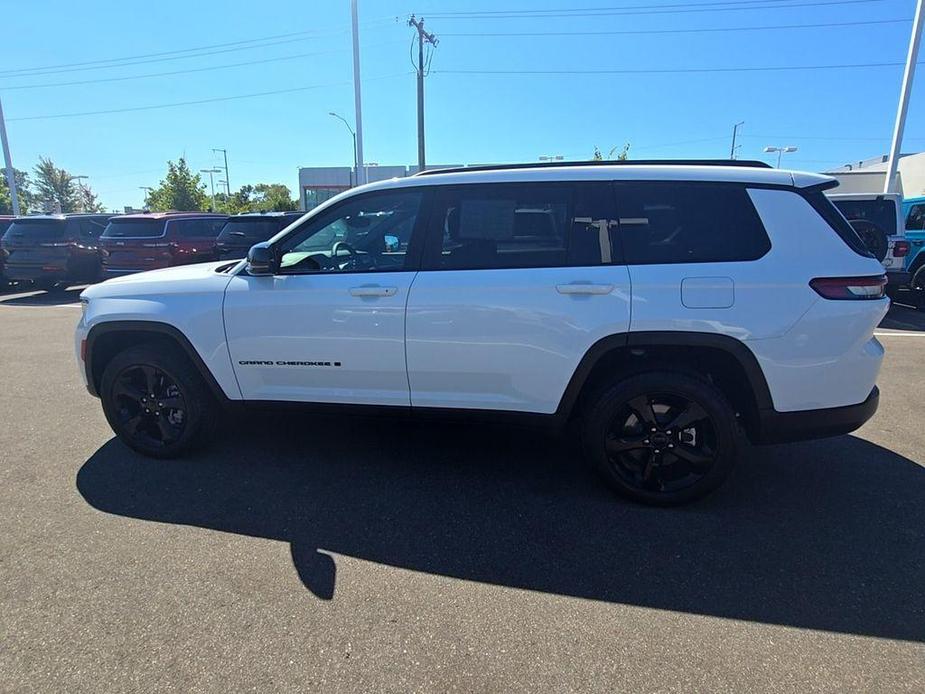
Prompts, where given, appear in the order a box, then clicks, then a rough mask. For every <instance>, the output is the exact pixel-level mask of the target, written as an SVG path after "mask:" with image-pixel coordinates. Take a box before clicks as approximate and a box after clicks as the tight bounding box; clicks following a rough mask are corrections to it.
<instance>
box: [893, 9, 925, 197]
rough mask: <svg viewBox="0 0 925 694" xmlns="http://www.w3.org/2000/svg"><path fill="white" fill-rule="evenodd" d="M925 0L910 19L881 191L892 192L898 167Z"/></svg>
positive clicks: (920, 36) (917, 55)
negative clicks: (897, 105) (901, 77)
mask: <svg viewBox="0 0 925 694" xmlns="http://www.w3.org/2000/svg"><path fill="white" fill-rule="evenodd" d="M923 4H925V0H918V2H917V3H916V6H915V19H914V20H913V21H912V36H911V38H910V39H909V55H908V57H907V58H906V70H905V72H904V73H903V87H902V91H901V92H900V95H899V107H898V109H897V110H896V125H895V127H894V128H893V143H892V145H890V158H889V160H888V163H887V167H886V180H885V181H884V182H883V192H884V193H892V192H893V179H894V178H896V169H897V168H898V167H899V155H900V154H901V149H902V145H903V131H904V130H905V129H906V112H907V111H908V109H909V96H910V94H911V93H912V80H913V79H914V78H915V63H916V61H917V60H918V57H919V44H920V43H921V42H922V21H923V18H922V5H923Z"/></svg>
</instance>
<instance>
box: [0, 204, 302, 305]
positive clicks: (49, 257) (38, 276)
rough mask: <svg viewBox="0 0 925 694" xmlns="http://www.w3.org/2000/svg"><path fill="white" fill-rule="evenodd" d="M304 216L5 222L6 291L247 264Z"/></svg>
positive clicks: (0, 258)
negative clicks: (256, 248) (252, 253)
mask: <svg viewBox="0 0 925 694" xmlns="http://www.w3.org/2000/svg"><path fill="white" fill-rule="evenodd" d="M300 216H301V213H299V212H263V213H261V212H258V213H248V214H241V215H233V216H230V217H229V216H228V215H223V214H213V213H203V212H156V213H143V214H127V215H106V214H56V215H34V216H27V217H15V218H14V217H0V237H2V238H0V286H6V284H7V283H8V282H30V283H32V284H33V285H34V286H36V287H39V288H41V289H45V290H52V289H54V288H56V287H64V286H67V285H71V284H84V283H94V282H97V281H99V280H101V279H107V278H110V277H117V276H120V275H126V274H131V273H135V272H143V271H145V270H156V269H160V268H166V267H173V266H176V265H188V264H190V263H200V262H207V261H210V260H224V259H234V258H243V257H244V256H245V255H246V253H247V249H248V248H250V247H251V246H252V245H253V244H255V243H259V242H261V241H266V240H268V239H270V238H271V237H273V236H275V235H276V233H277V232H279V231H280V230H282V229H283V228H285V227H287V226H288V225H289V224H291V223H292V222H294V221H295V220H296V219H298V218H299V217H300Z"/></svg>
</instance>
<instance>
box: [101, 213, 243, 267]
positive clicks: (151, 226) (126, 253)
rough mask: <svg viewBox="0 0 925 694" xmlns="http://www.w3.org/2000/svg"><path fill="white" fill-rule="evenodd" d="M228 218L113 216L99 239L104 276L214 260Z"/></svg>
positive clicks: (181, 214)
mask: <svg viewBox="0 0 925 694" xmlns="http://www.w3.org/2000/svg"><path fill="white" fill-rule="evenodd" d="M226 219H228V215H224V214H211V213H203V212H154V213H146V214H127V215H122V216H120V217H113V218H112V220H110V222H109V226H107V227H106V231H104V232H103V236H102V237H101V238H100V256H101V259H102V263H103V276H104V277H115V276H117V275H128V274H131V273H133V272H143V271H145V270H157V269H159V268H165V267H172V266H174V265H188V264H190V263H202V262H206V261H209V260H214V259H215V239H216V237H217V236H218V233H219V232H220V231H221V229H222V227H223V226H224V224H225V220H226Z"/></svg>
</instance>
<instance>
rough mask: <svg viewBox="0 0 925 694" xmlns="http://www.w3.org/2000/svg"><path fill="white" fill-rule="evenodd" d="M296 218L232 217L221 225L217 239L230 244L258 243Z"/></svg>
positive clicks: (273, 234)
mask: <svg viewBox="0 0 925 694" xmlns="http://www.w3.org/2000/svg"><path fill="white" fill-rule="evenodd" d="M296 219H298V217H238V218H234V217H232V218H231V219H229V220H228V221H227V222H226V223H225V226H223V227H222V233H221V234H219V235H218V240H219V241H224V242H226V243H232V244H245V243H247V244H254V243H259V242H260V241H266V240H267V239H269V238H270V237H272V236H275V235H276V232H278V231H279V230H280V229H283V228H284V227H287V226H289V224H291V223H292V222H294V221H295V220H296Z"/></svg>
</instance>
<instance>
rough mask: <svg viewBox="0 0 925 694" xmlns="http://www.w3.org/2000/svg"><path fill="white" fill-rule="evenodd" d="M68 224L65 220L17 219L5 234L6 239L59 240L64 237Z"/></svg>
mask: <svg viewBox="0 0 925 694" xmlns="http://www.w3.org/2000/svg"><path fill="white" fill-rule="evenodd" d="M66 225H67V223H66V222H65V221H64V220H63V219H60V220H58V219H53V220H49V219H43V220H35V221H32V220H28V219H17V220H16V221H15V222H13V223H12V224H11V225H10V228H9V229H7V231H6V233H5V234H4V237H5V238H13V237H14V236H16V237H24V238H28V239H35V240H37V241H38V240H41V239H58V238H61V237H62V236H64V228H65V226H66Z"/></svg>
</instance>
